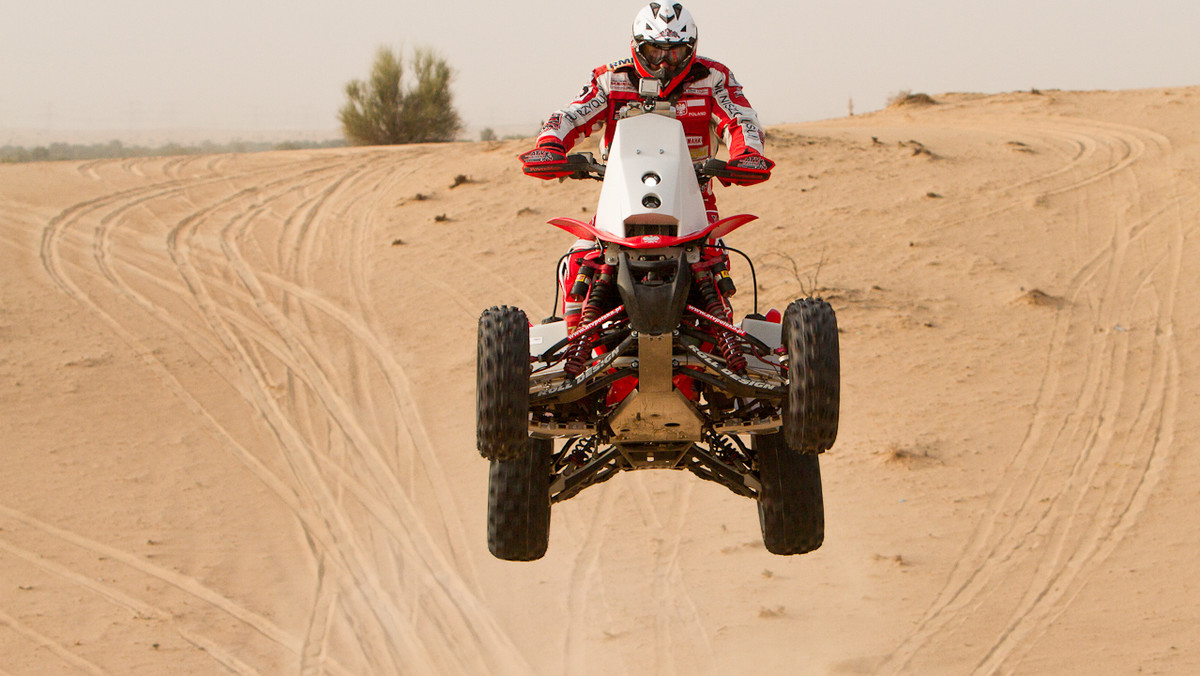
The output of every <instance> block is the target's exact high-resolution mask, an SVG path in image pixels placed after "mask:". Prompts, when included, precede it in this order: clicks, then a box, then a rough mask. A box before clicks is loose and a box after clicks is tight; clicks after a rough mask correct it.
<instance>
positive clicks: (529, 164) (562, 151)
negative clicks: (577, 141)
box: [521, 141, 572, 180]
mask: <svg viewBox="0 0 1200 676" xmlns="http://www.w3.org/2000/svg"><path fill="white" fill-rule="evenodd" d="M521 171H524V172H525V174H526V175H528V176H534V177H537V178H541V179H546V180H549V179H552V178H566V177H567V176H570V175H571V173H572V171H571V170H570V169H568V168H567V149H566V148H565V147H563V145H562V144H560V143H555V142H554V141H543V142H542V143H540V144H538V147H536V148H534V149H533V150H530V151H529V152H526V153H523V154H522V155H521Z"/></svg>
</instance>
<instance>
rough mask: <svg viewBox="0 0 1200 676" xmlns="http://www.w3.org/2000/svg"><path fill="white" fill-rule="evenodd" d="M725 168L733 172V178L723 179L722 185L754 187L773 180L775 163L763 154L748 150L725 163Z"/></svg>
mask: <svg viewBox="0 0 1200 676" xmlns="http://www.w3.org/2000/svg"><path fill="white" fill-rule="evenodd" d="M725 168H726V169H727V170H728V171H729V172H731V173H732V174H733V175H732V176H726V177H723V178H722V179H721V183H723V184H725V185H730V184H731V183H736V184H737V185H754V184H755V183H762V182H763V181H765V180H767V179H768V178H771V169H774V168H775V163H774V162H772V161H771V160H768V159H767V158H765V157H763V156H762V155H761V154H759V153H757V152H755V151H753V150H751V149H749V148H746V149H745V150H743V151H742V152H741V153H740V154H739V155H738V156H737V157H734V158H732V159H730V160H729V161H728V162H726V163H725Z"/></svg>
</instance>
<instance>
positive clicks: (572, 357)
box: [563, 263, 616, 377]
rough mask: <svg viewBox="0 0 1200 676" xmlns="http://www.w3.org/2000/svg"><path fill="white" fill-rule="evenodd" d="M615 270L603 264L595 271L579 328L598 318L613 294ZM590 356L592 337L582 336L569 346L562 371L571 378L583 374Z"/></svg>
mask: <svg viewBox="0 0 1200 676" xmlns="http://www.w3.org/2000/svg"><path fill="white" fill-rule="evenodd" d="M615 272H616V268H615V267H613V266H611V265H609V264H607V263H604V264H602V265H600V266H599V269H598V270H597V271H596V279H595V281H593V282H592V291H591V293H589V294H588V297H587V301H586V302H585V303H584V306H583V314H582V316H581V317H580V318H579V326H581V327H582V326H587V325H588V324H591V323H592V322H594V321H596V320H597V319H599V318H600V314H601V313H602V312H603V311H604V308H605V307H606V306H607V304H608V302H609V299H610V298H611V297H612V294H613V288H614V287H613V276H614V273H615ZM591 356H592V336H582V337H580V339H579V340H578V341H576V342H575V344H573V345H571V347H570V351H569V352H568V353H567V360H566V363H565V364H563V370H564V371H566V372H567V375H570V376H572V377H574V376H577V375H579V374H580V373H583V369H584V367H585V366H587V363H588V360H589V359H590V358H591Z"/></svg>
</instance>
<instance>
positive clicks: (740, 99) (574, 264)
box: [536, 56, 763, 329]
mask: <svg viewBox="0 0 1200 676" xmlns="http://www.w3.org/2000/svg"><path fill="white" fill-rule="evenodd" d="M638 80H639V75H638V72H637V68H636V67H635V65H634V63H633V58H632V57H631V58H627V59H623V60H621V61H616V62H614V63H610V64H608V65H605V66H600V67H599V68H597V69H595V70H594V71H592V81H591V82H590V83H588V84H587V85H586V86H585V87H584V88H583V91H582V92H580V94H579V96H578V97H576V99H575V100H574V101H572V102H571V103H570V104H568V105H567V106H566V107H565V108H563V109H562V110H558V111H555V112H554V113H553V114H552V115H551V116H550V117H549V119H547V120H546V123H545V125H543V127H542V131H541V134H539V135H538V138H537V143H536V145H539V146H540V145H541V144H543V143H545V142H556V143H559V144H562V146H563V148H564V149H565V150H566V151H570V150H571V148H572V147H573V146H574V145H575V144H576V143H577V142H578V141H579V139H581V138H583V137H586V136H591V135H592V134H593V133H594V132H596V131H598V130H599V129H600V128H601V127H603V128H604V130H605V131H604V139H603V141H602V142H601V144H600V153H601V158H602V159H603V160H607V158H608V148H609V146H610V145H611V144H612V140H613V136H614V134H616V129H617V125H616V121H617V120H618V119H619V118H620V116H621V113H622V111H623V110H624V109H625V107H627V106H629V105H631V104H633V103H635V102H640V101H642V100H643V97H642V96H641V94H639V93H638ZM663 98H665V99H666V100H668V101H670V102H671V103H672V105H673V107H674V109H675V117H676V119H678V120H679V121H680V122H681V123H682V124H683V131H684V134H685V135H686V137H687V144H688V148H689V149H690V150H691V155H692V161H693V162H702V161H704V160H708V159H712V158H713V157H715V156H716V154H717V147H718V145H719V141H720V140H721V139H724V140H725V143H726V145H728V146H729V157H731V158H732V157H737V156H738V155H741V154H742V153H743V152H745V151H746V150H752V151H754V152H756V153H758V154H760V155H761V154H763V131H762V127H761V126H760V124H759V121H758V113H756V112H754V109H753V108H751V107H750V102H749V101H747V100H746V96H745V95H744V94H743V93H742V86H741V85H740V84H738V81H737V79H736V78H734V76H733V73H732V72H730V70H729V69H728V68H726V67H725V66H724V65H722V64H720V63H718V62H716V61H713V60H712V59H706V58H704V57H701V56H697V57H696V59H695V61H694V62H693V63H692V64H691V67H690V69H689V72H688V74H687V75H686V76H685V77H684V78H683V79H682V80H681V81H680V82H679V84H678V85H676V86H675V88H674V89H673V90H672V91H669V92H664V97H663ZM700 193H701V195H703V197H704V207H705V210H706V211H707V216H708V220H709V222H710V223H711V222H713V221H716V220H717V218H718V216H717V201H716V196H715V195H714V194H713V186H712V182H711V181H706V182H704V184H703V185H702V186H701V188H700ZM591 247H592V242H588V241H585V240H580V241H578V242H576V244H575V246H573V247H572V251H577V252H578V253H577V254H575V255H572V256H570V257H569V260H568V261H567V262H566V263H565V264H564V265H563V267H562V268H561V269H560V270H559V281H560V285H561V286H562V293H563V312H564V315H565V316H566V318H567V324H568V326H569V327H570V328H571V329H574V327H575V324H576V322H577V321H578V316H579V315H578V313H579V306H580V303H579V302H575V301H571V300H568V299H567V298H566V296H567V291H568V289H569V287H570V284H571V280H573V279H574V278H575V276H576V275H577V274H578V270H579V267H580V263H581V259H582V258H583V250H584V249H590V248H591ZM591 255H598V254H595V253H593V254H591ZM714 255H720V256H722V257H723V258H725V255H724V252H723V251H721V252H719V253H717V252H714ZM726 260H727V258H726Z"/></svg>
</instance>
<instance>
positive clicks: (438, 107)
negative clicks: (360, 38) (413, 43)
mask: <svg viewBox="0 0 1200 676" xmlns="http://www.w3.org/2000/svg"><path fill="white" fill-rule="evenodd" d="M410 70H411V71H412V74H413V75H415V76H416V84H415V85H413V86H411V87H408V88H405V87H403V86H402V80H403V77H404V67H403V63H402V61H401V58H400V55H399V54H398V53H394V52H392V50H390V49H388V48H387V47H380V48H379V51H378V52H377V53H376V55H375V63H374V65H373V66H372V68H371V77H370V79H368V80H367V81H365V82H364V81H362V80H352V81H350V82H349V83H348V84H347V85H346V98H347V101H346V104H345V105H344V106H342V109H341V110H340V111H339V112H338V120H339V121H340V122H341V123H342V133H343V134H345V136H346V140H347V141H349V142H350V143H352V144H354V145H395V144H398V143H429V142H436V141H452V140H454V137H455V136H456V135H457V134H458V132H459V130H461V129H462V120H461V118H459V116H458V111H456V110H455V109H454V105H453V95H452V93H451V92H450V80H451V79H452V77H453V75H454V72H453V71H452V70H451V68H450V66H449V65H448V64H447V63H446V62H445V60H443V59H442V58H441V57H439V56H438V55H437V54H436V53H435V52H434V51H433V50H431V49H428V48H418V49H416V50H414V52H413V61H412V67H411V69H410Z"/></svg>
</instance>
